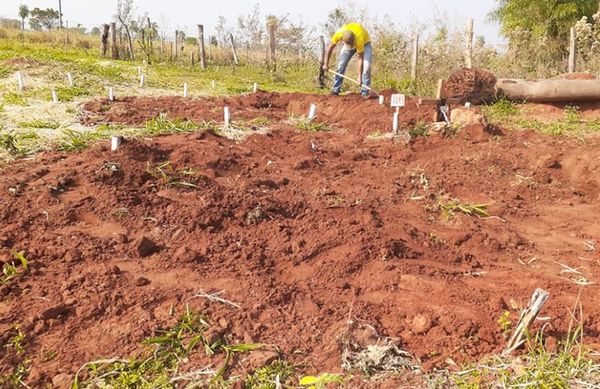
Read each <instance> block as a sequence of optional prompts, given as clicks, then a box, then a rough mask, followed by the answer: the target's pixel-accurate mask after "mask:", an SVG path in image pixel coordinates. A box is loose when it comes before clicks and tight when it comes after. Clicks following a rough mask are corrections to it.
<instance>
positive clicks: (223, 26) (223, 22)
mask: <svg viewBox="0 0 600 389" xmlns="http://www.w3.org/2000/svg"><path fill="white" fill-rule="evenodd" d="M215 32H216V33H217V40H218V41H219V45H220V46H225V45H226V43H225V40H226V39H227V36H228V35H229V32H230V31H229V29H228V28H227V19H225V17H224V16H219V17H218V18H217V25H216V27H215Z"/></svg>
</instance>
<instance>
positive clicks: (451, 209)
mask: <svg viewBox="0 0 600 389" xmlns="http://www.w3.org/2000/svg"><path fill="white" fill-rule="evenodd" d="M437 208H438V209H439V210H440V211H441V212H442V215H443V216H444V218H445V219H446V220H452V219H453V218H454V214H455V213H457V212H460V213H463V214H465V215H467V216H475V217H489V216H490V215H489V213H488V211H487V205H486V204H469V203H462V202H461V201H460V200H457V199H449V200H441V201H439V202H438V204H437Z"/></svg>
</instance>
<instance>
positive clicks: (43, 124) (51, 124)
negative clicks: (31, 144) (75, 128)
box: [19, 119, 60, 130]
mask: <svg viewBox="0 0 600 389" xmlns="http://www.w3.org/2000/svg"><path fill="white" fill-rule="evenodd" d="M19 127H21V128H40V129H51V130H56V129H57V128H58V127H60V123H58V122H55V121H49V120H40V119H34V120H31V121H28V122H20V123H19Z"/></svg>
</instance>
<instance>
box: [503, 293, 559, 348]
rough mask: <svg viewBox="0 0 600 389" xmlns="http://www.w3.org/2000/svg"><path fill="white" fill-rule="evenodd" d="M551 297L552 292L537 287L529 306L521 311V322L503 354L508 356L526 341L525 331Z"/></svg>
mask: <svg viewBox="0 0 600 389" xmlns="http://www.w3.org/2000/svg"><path fill="white" fill-rule="evenodd" d="M549 298H550V294H549V293H548V292H546V291H545V290H543V289H536V290H535V292H534V293H533V295H532V296H531V299H530V300H529V304H528V305H527V308H525V309H524V310H523V311H522V312H521V318H520V319H519V323H518V324H517V326H516V328H515V332H514V333H513V335H512V336H511V338H510V339H509V340H508V343H507V344H506V348H505V349H504V352H503V353H502V355H504V356H507V355H509V354H510V353H512V352H513V351H515V350H516V349H517V348H519V347H520V346H521V345H522V344H523V343H525V340H524V338H525V333H526V332H527V329H528V328H529V326H530V325H531V324H532V323H533V322H534V321H535V319H536V318H537V317H538V315H539V314H540V311H541V310H542V307H543V306H544V304H545V303H546V301H548V299H549Z"/></svg>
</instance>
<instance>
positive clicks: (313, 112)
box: [308, 104, 317, 120]
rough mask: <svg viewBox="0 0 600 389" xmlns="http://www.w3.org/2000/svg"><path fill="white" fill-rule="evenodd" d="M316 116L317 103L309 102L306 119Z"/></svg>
mask: <svg viewBox="0 0 600 389" xmlns="http://www.w3.org/2000/svg"><path fill="white" fill-rule="evenodd" d="M316 117H317V104H311V105H310V109H309V110H308V120H313V119H314V118H316Z"/></svg>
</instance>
